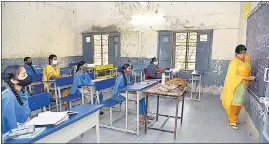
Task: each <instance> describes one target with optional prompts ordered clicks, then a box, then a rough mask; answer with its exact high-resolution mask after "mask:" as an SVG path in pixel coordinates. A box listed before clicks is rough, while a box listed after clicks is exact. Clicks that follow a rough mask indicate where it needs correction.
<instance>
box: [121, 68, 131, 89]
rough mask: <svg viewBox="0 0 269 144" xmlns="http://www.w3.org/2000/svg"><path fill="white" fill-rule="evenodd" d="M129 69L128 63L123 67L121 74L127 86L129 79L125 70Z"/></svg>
mask: <svg viewBox="0 0 269 144" xmlns="http://www.w3.org/2000/svg"><path fill="white" fill-rule="evenodd" d="M128 67H130V64H128V63H126V64H124V65H122V67H121V73H122V75H123V78H124V84H125V85H127V78H126V76H125V73H124V70H127V68H128Z"/></svg>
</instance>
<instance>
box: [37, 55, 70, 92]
mask: <svg viewBox="0 0 269 144" xmlns="http://www.w3.org/2000/svg"><path fill="white" fill-rule="evenodd" d="M64 76H67V75H65V74H64V75H62V77H64ZM59 77H61V75H60V67H59V65H58V61H57V56H56V55H54V54H51V55H50V56H49V64H48V65H46V66H45V68H44V70H43V77H42V80H43V81H49V80H54V79H56V78H59ZM51 86H52V85H51V83H44V89H45V90H49V88H50V87H51Z"/></svg>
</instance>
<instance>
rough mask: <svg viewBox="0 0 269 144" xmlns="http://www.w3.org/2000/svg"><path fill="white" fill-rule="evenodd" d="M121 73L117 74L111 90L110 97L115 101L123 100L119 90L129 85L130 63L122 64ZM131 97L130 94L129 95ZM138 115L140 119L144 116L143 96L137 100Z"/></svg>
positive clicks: (142, 119)
mask: <svg viewBox="0 0 269 144" xmlns="http://www.w3.org/2000/svg"><path fill="white" fill-rule="evenodd" d="M121 70H122V71H121V75H119V76H118V77H117V79H116V82H115V86H114V89H113V92H112V99H114V100H116V101H123V100H125V97H124V96H122V95H120V94H119V93H120V90H121V89H123V88H124V87H126V86H127V85H131V82H130V72H131V70H130V65H129V64H124V65H123V66H122V69H121ZM128 96H129V95H128ZM130 97H131V96H130ZM139 108H140V109H139V115H140V121H144V119H145V117H144V114H145V98H143V99H141V100H140V101H139ZM148 119H153V118H152V117H148Z"/></svg>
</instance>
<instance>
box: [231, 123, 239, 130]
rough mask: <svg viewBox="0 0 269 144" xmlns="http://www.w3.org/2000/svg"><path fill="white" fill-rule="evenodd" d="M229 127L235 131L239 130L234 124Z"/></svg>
mask: <svg viewBox="0 0 269 144" xmlns="http://www.w3.org/2000/svg"><path fill="white" fill-rule="evenodd" d="M230 126H231V127H232V128H233V129H235V130H239V127H238V126H237V125H235V124H230Z"/></svg>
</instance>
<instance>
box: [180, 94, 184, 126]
mask: <svg viewBox="0 0 269 144" xmlns="http://www.w3.org/2000/svg"><path fill="white" fill-rule="evenodd" d="M182 96H183V98H182V106H181V116H180V117H181V118H180V124H181V125H182V122H183V114H184V102H185V94H184V93H183V95H182Z"/></svg>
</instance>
